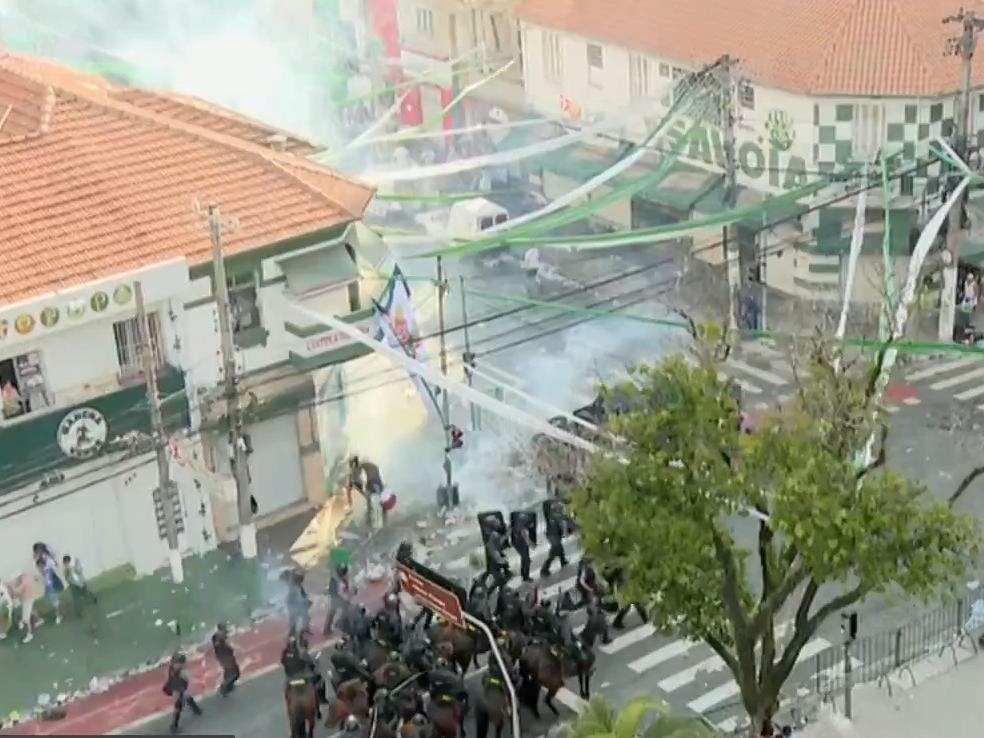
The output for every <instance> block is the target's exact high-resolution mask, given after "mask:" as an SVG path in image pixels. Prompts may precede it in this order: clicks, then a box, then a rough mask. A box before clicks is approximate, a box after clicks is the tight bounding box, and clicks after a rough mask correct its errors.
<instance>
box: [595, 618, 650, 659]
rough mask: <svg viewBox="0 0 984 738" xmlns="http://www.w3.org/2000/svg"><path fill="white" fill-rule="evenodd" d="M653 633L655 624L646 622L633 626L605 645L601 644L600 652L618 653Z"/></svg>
mask: <svg viewBox="0 0 984 738" xmlns="http://www.w3.org/2000/svg"><path fill="white" fill-rule="evenodd" d="M655 633H656V627H655V626H653V625H650V624H649V623H646V624H645V625H640V626H638V627H635V628H633V629H632V630H630V631H629V632H627V633H624V634H623V635H620V636H619V637H618V638H615V639H614V640H613V641H612V642H611V643H609V644H608V645H607V646H602V647H601V652H602V653H607V654H608V655H611V654H613V653H618V652H619V651H622V650H624V649H626V648H628V647H629V646H632V645H635V644H636V643H638V642H639V641H641V640H644V639H646V638H649V636H651V635H654V634H655Z"/></svg>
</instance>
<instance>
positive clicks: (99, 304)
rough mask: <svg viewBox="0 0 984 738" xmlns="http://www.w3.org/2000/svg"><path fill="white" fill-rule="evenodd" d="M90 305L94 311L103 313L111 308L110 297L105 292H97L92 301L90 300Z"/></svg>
mask: <svg viewBox="0 0 984 738" xmlns="http://www.w3.org/2000/svg"><path fill="white" fill-rule="evenodd" d="M89 304H90V305H91V306H92V309H93V310H95V311H96V312H97V313H101V312H102V311H103V310H105V309H106V308H108V307H109V295H107V294H106V293H105V292H97V293H96V294H94V295H93V296H92V299H90V300H89Z"/></svg>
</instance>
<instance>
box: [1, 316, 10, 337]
mask: <svg viewBox="0 0 984 738" xmlns="http://www.w3.org/2000/svg"><path fill="white" fill-rule="evenodd" d="M9 330H10V323H8V322H7V321H6V320H0V341H2V340H3V339H5V338H6V337H7V331H9Z"/></svg>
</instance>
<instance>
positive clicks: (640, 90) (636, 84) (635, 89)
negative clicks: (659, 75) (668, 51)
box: [629, 54, 651, 98]
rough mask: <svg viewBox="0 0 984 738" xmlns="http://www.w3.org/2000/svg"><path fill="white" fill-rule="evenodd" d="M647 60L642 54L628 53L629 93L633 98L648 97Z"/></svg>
mask: <svg viewBox="0 0 984 738" xmlns="http://www.w3.org/2000/svg"><path fill="white" fill-rule="evenodd" d="M650 89H651V87H650V83H649V60H648V59H647V58H646V57H644V56H636V55H635V54H631V55H629V94H630V95H631V96H632V97H633V98H637V97H648V96H649V90H650Z"/></svg>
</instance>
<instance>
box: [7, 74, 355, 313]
mask: <svg viewBox="0 0 984 738" xmlns="http://www.w3.org/2000/svg"><path fill="white" fill-rule="evenodd" d="M115 89H116V88H113V87H112V86H111V85H109V84H108V83H106V82H104V81H102V80H100V79H98V78H90V77H89V76H87V75H79V74H76V73H74V72H71V71H70V70H66V69H65V68H61V67H56V66H54V65H51V64H46V63H40V62H37V61H36V60H30V59H28V60H25V59H24V58H23V57H14V56H10V55H2V56H0V120H4V116H5V115H6V120H5V122H3V124H2V125H0V244H3V250H2V257H0V258H2V262H0V263H2V267H0V271H2V274H3V279H0V304H3V303H7V302H13V301H17V300H21V299H25V298H28V297H31V296H34V295H37V294H41V293H44V292H48V291H52V290H57V289H64V288H67V287H70V286H73V285H77V284H81V283H84V282H86V281H91V280H94V279H98V278H102V277H106V276H109V275H112V274H115V273H119V272H122V271H126V270H128V269H134V268H137V267H141V266H146V265H149V264H153V263H157V262H162V261H166V260H169V259H172V258H174V257H177V256H185V257H187V258H188V259H189V261H191V262H192V263H197V262H204V261H207V260H208V259H209V252H210V245H209V238H208V232H207V229H205V228H204V227H203V226H202V224H201V223H199V222H198V220H197V219H196V216H195V214H194V212H193V202H194V201H195V200H198V201H199V202H201V203H202V204H203V205H205V204H207V203H208V202H210V201H214V202H216V203H218V204H219V205H220V206H221V208H222V212H223V214H224V215H226V216H235V217H236V218H238V220H239V228H238V229H237V230H236V231H235V232H233V233H229V234H227V235H226V237H225V240H224V248H225V251H226V252H227V253H237V252H242V251H246V250H249V249H252V248H257V247H260V246H266V245H269V244H271V243H275V242H278V241H281V240H284V239H288V238H292V237H295V236H301V235H305V234H308V233H311V232H314V231H317V230H320V229H324V228H329V227H331V226H334V225H338V224H341V223H345V222H348V221H351V220H353V219H357V218H360V217H361V216H362V213H363V211H364V210H365V207H366V206H367V205H368V203H369V201H370V199H371V198H372V195H373V190H372V188H371V187H370V186H369V185H365V184H361V183H359V182H356V181H354V180H351V179H348V178H346V177H343V176H341V175H339V174H336V173H335V172H332V171H331V170H329V169H327V168H325V167H322V166H319V165H317V164H314V163H312V162H310V161H308V160H307V159H304V158H302V157H300V156H297V155H295V154H291V153H287V152H280V151H275V150H273V149H271V148H270V147H265V146H261V145H258V144H256V143H253V142H251V141H248V140H243V139H242V138H241V137H238V136H240V135H242V130H243V129H242V128H236V127H234V126H232V124H230V123H228V121H232V120H241V119H239V118H238V116H235V115H234V114H231V113H225V112H224V111H216V110H211V111H210V112H211V114H210V115H207V116H203V117H202V118H200V119H199V120H198V121H197V124H196V123H192V122H189V121H188V120H186V119H184V114H181V115H179V116H178V117H177V118H174V117H170V116H169V115H167V114H165V113H164V112H161V113H156V112H152V111H150V110H148V108H147V107H144V106H138V105H134V104H131V103H129V102H127V101H126V100H125V99H124V98H121V97H118V96H117V95H116V94H115ZM8 110H9V112H7V113H5V112H4V111H8ZM212 123H215V125H216V128H218V130H215V129H213V128H212V127H211V124H212ZM206 126H208V127H206Z"/></svg>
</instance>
